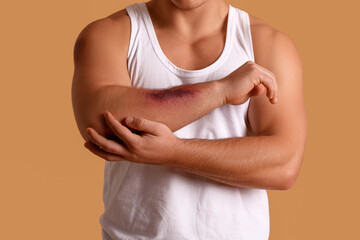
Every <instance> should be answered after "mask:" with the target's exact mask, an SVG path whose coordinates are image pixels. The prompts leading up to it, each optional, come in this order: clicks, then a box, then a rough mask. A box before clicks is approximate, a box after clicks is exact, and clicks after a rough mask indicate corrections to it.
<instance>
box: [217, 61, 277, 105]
mask: <svg viewBox="0 0 360 240" xmlns="http://www.w3.org/2000/svg"><path fill="white" fill-rule="evenodd" d="M220 81H222V82H223V83H225V103H226V104H233V105H238V104H242V103H244V102H246V101H247V100H248V99H249V97H252V96H258V95H260V94H262V93H263V92H264V90H265V88H266V96H267V97H268V98H269V101H270V103H272V104H275V103H276V102H277V91H278V86H277V83H276V79H275V75H274V74H273V73H272V72H270V71H269V70H267V69H265V68H263V67H261V66H260V65H258V64H256V63H254V62H252V61H247V62H246V63H244V64H243V65H241V66H240V67H239V68H238V69H236V70H235V71H233V72H232V73H230V74H229V75H228V76H226V77H225V78H223V79H222V80H220Z"/></svg>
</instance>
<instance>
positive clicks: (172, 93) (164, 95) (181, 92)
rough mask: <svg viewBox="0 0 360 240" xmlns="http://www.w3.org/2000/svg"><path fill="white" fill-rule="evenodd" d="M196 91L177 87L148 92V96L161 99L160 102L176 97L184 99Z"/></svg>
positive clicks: (157, 99)
mask: <svg viewBox="0 0 360 240" xmlns="http://www.w3.org/2000/svg"><path fill="white" fill-rule="evenodd" d="M194 93H195V91H193V90H191V89H187V88H175V89H166V90H159V91H154V92H150V93H148V97H149V98H150V99H153V100H156V101H159V102H167V101H173V100H175V99H184V98H188V97H191V96H193V95H194Z"/></svg>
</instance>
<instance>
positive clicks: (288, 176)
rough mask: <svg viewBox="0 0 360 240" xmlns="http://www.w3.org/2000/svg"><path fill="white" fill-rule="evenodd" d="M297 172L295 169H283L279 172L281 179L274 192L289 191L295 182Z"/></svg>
mask: <svg viewBox="0 0 360 240" xmlns="http://www.w3.org/2000/svg"><path fill="white" fill-rule="evenodd" d="M297 175H298V174H297V171H296V170H295V169H291V168H289V169H283V170H281V176H282V177H281V179H279V183H278V184H277V186H276V190H289V189H291V188H292V187H293V186H294V185H295V182H296V178H297Z"/></svg>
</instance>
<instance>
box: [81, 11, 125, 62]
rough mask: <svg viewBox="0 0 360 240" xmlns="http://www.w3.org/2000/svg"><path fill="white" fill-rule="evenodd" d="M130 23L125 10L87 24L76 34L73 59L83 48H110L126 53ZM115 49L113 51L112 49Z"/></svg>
mask: <svg viewBox="0 0 360 240" xmlns="http://www.w3.org/2000/svg"><path fill="white" fill-rule="evenodd" d="M130 30H131V23H130V18H129V16H128V15H127V12H126V9H121V10H119V11H117V12H115V13H113V14H111V15H109V16H107V17H104V18H100V19H97V20H94V21H92V22H90V23H88V24H87V25H86V26H85V27H84V28H83V29H82V30H81V31H80V33H79V34H78V36H77V38H76V41H75V46H74V58H75V59H76V58H77V57H79V54H81V52H82V51H83V50H84V49H85V48H90V47H91V48H98V49H101V48H106V47H109V48H110V47H111V48H112V49H113V50H118V51H120V52H123V53H127V50H128V46H129V41H130ZM114 48H115V49H114Z"/></svg>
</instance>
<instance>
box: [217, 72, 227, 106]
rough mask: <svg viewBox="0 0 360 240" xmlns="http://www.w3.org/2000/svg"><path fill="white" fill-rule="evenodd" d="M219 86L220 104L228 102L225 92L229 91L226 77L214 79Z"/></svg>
mask: <svg viewBox="0 0 360 240" xmlns="http://www.w3.org/2000/svg"><path fill="white" fill-rule="evenodd" d="M216 82H217V84H218V88H219V91H220V92H219V96H221V100H222V105H226V104H228V100H227V93H228V92H229V81H228V79H227V77H224V78H222V79H220V80H217V81H216Z"/></svg>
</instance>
